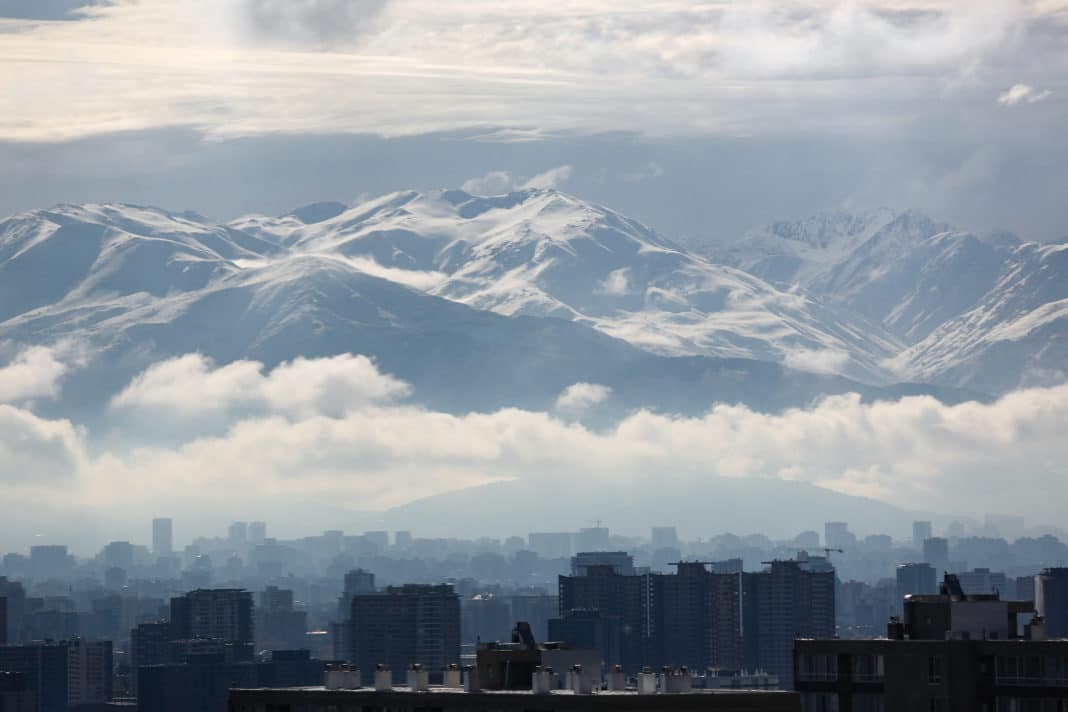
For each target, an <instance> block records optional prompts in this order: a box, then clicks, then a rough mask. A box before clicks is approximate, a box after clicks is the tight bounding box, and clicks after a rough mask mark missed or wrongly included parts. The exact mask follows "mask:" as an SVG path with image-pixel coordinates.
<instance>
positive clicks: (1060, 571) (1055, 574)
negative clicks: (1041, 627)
mask: <svg viewBox="0 0 1068 712" xmlns="http://www.w3.org/2000/svg"><path fill="white" fill-rule="evenodd" d="M1035 608H1036V609H1037V610H1038V614H1039V615H1040V616H1042V618H1043V619H1044V620H1045V622H1046V633H1047V634H1048V635H1049V637H1051V638H1068V568H1050V569H1043V570H1042V573H1040V574H1039V575H1038V576H1036V577H1035Z"/></svg>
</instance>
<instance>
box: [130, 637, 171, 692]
mask: <svg viewBox="0 0 1068 712" xmlns="http://www.w3.org/2000/svg"><path fill="white" fill-rule="evenodd" d="M172 640H174V638H173V637H172V632H171V624H170V623H141V624H140V625H138V626H137V627H136V628H134V629H133V630H131V631H130V689H131V691H132V692H133V694H134V696H136V695H137V684H138V669H139V668H141V667H145V666H148V665H166V664H167V663H170V662H173V660H172V659H171V641H172Z"/></svg>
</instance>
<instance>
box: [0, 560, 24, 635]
mask: <svg viewBox="0 0 1068 712" xmlns="http://www.w3.org/2000/svg"><path fill="white" fill-rule="evenodd" d="M0 597H3V598H4V599H6V601H7V603H6V610H7V629H6V631H5V637H6V639H7V642H8V643H9V644H10V643H17V642H19V640H21V638H20V637H19V632H20V631H21V629H22V619H23V616H24V615H25V612H26V589H24V588H23V587H22V584H21V583H19V582H18V581H9V580H8V579H7V578H6V577H4V576H0Z"/></svg>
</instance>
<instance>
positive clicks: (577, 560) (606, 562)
mask: <svg viewBox="0 0 1068 712" xmlns="http://www.w3.org/2000/svg"><path fill="white" fill-rule="evenodd" d="M591 566H610V567H612V570H613V571H615V572H616V573H617V574H619V575H620V576H633V575H634V557H633V556H631V555H630V554H628V553H627V552H625V551H580V552H579V553H577V554H575V555H574V556H572V557H571V575H572V576H585V575H587V573H588V571H589V568H590V567H591Z"/></svg>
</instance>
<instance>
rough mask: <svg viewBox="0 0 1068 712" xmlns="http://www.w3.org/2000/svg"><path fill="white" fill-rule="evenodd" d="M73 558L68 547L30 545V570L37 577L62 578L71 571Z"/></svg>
mask: <svg viewBox="0 0 1068 712" xmlns="http://www.w3.org/2000/svg"><path fill="white" fill-rule="evenodd" d="M70 567H71V558H70V556H69V555H68V554H67V547H65V546H60V545H41V546H31V547H30V571H31V572H32V575H33V577H34V578H35V579H39V580H46V579H62V578H66V577H67V575H68V573H69V572H70Z"/></svg>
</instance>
